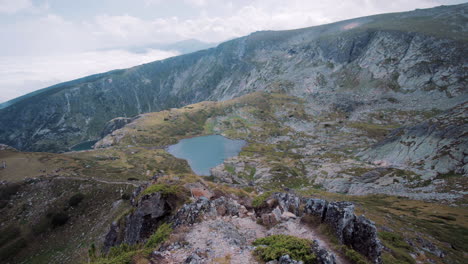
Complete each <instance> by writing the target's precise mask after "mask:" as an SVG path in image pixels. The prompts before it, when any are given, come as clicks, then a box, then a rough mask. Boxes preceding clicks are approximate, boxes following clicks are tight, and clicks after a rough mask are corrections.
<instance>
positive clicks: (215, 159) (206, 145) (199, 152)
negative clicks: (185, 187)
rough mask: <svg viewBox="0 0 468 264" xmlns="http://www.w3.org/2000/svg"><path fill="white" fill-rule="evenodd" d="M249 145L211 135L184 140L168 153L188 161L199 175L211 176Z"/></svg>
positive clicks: (170, 147) (242, 141) (171, 147)
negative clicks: (226, 161) (217, 168)
mask: <svg viewBox="0 0 468 264" xmlns="http://www.w3.org/2000/svg"><path fill="white" fill-rule="evenodd" d="M246 144H247V142H246V141H245V140H234V139H229V138H226V137H223V136H220V135H210V136H202V137H194V138H187V139H182V140H181V141H179V143H177V144H175V145H171V146H169V147H168V148H167V151H168V152H169V153H171V154H172V155H173V156H175V157H177V158H180V159H185V160H187V161H188V163H189V165H190V167H191V168H192V170H193V171H194V172H195V173H196V174H198V175H205V176H207V175H210V169H211V168H213V167H216V166H218V165H219V164H222V163H223V162H224V160H226V159H227V158H230V157H234V156H237V155H238V154H239V152H240V151H241V149H242V148H243V147H244V146H245V145H246Z"/></svg>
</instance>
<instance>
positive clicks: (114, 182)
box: [51, 176, 146, 187]
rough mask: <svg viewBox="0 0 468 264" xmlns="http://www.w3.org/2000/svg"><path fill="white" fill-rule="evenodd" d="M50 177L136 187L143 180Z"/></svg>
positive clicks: (142, 182)
mask: <svg viewBox="0 0 468 264" xmlns="http://www.w3.org/2000/svg"><path fill="white" fill-rule="evenodd" d="M51 178H52V179H59V180H77V181H95V182H100V183H105V184H120V185H121V184H125V185H132V186H134V187H138V186H140V185H142V184H144V183H146V182H145V181H135V182H127V181H108V180H103V179H96V178H94V177H92V178H88V177H74V176H70V177H65V176H54V177H51Z"/></svg>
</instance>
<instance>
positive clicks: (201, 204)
mask: <svg viewBox="0 0 468 264" xmlns="http://www.w3.org/2000/svg"><path fill="white" fill-rule="evenodd" d="M210 209H211V203H210V201H209V200H208V199H207V198H205V197H200V198H199V199H198V200H197V201H195V202H194V203H191V204H184V206H183V207H182V208H181V209H179V211H177V213H176V215H175V216H174V217H173V219H172V222H173V223H174V226H180V225H191V224H193V223H195V222H196V221H197V220H198V217H199V216H200V215H202V214H203V213H204V212H208V211H209V210H210Z"/></svg>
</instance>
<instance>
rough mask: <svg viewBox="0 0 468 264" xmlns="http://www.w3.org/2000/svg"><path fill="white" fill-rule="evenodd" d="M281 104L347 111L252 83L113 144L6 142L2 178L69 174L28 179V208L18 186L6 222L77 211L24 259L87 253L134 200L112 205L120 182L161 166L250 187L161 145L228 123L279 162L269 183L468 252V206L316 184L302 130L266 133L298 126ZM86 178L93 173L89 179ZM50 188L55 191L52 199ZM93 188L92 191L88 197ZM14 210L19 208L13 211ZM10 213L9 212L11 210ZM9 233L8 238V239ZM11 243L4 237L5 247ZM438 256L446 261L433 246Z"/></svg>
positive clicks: (137, 128)
mask: <svg viewBox="0 0 468 264" xmlns="http://www.w3.org/2000/svg"><path fill="white" fill-rule="evenodd" d="M278 112H281V115H282V116H286V117H287V118H298V119H300V120H309V121H312V120H315V121H319V122H328V121H333V120H335V121H336V120H339V119H340V118H341V117H340V115H336V114H334V115H325V116H323V115H322V116H311V115H309V114H307V113H306V110H305V106H304V104H303V102H302V100H300V99H298V98H294V97H290V96H285V95H282V94H264V93H254V94H250V95H247V96H244V97H241V98H238V99H234V100H230V101H225V102H217V103H215V102H203V103H198V104H195V105H190V106H186V107H184V108H181V109H171V110H168V111H162V112H158V113H149V114H145V115H144V116H143V117H142V118H140V119H138V120H136V121H135V122H134V123H132V124H131V125H128V126H126V127H125V128H124V129H122V130H120V131H119V133H123V135H124V137H123V139H122V140H121V141H120V142H119V143H118V144H117V145H116V146H114V147H113V148H107V149H97V150H93V151H83V152H72V153H66V154H48V153H20V152H14V151H2V152H0V160H7V164H8V168H7V169H6V170H0V179H1V180H8V181H16V182H20V181H21V180H23V179H24V178H27V177H38V176H40V175H43V177H50V176H53V175H58V176H62V177H69V180H59V179H57V180H56V181H57V182H55V181H52V183H50V184H54V187H53V188H44V187H38V188H32V189H30V190H29V189H27V188H30V187H26V189H24V190H25V191H26V190H27V192H26V193H28V195H30V196H32V197H34V198H33V203H32V204H33V206H32V207H31V209H28V206H27V205H26V204H28V197H27V196H26V197H25V196H20V197H18V196H13V197H12V198H11V201H12V203H11V204H12V207H11V208H10V207H5V208H6V209H5V208H3V209H1V210H2V215H3V216H4V217H6V218H5V219H10V220H11V221H10V222H9V223H18V222H19V223H20V226H19V227H20V230H21V237H24V238H26V239H27V238H29V237H30V234H31V233H30V232H31V230H30V226H34V224H33V225H32V224H31V223H34V221H36V220H35V219H36V218H37V219H39V220H40V219H43V220H44V219H45V221H47V216H46V215H47V211H48V210H55V211H64V212H67V213H69V214H70V221H69V222H68V223H67V224H66V225H64V226H63V227H59V228H55V229H53V228H51V227H47V228H46V229H45V230H44V233H43V234H41V235H40V236H38V237H39V238H40V239H36V240H32V241H33V242H30V243H28V247H27V249H24V250H21V251H20V253H19V256H18V258H17V260H20V259H23V260H24V259H28V258H31V256H33V255H36V254H38V255H37V256H36V257H34V259H36V260H38V261H44V262H45V261H48V262H60V261H63V260H64V259H67V258H70V257H71V256H73V257H76V258H78V259H81V260H85V259H86V257H87V248H88V247H89V245H90V243H91V242H92V241H98V239H97V237H98V236H99V235H102V234H103V233H104V232H105V230H106V228H107V227H108V224H109V223H110V221H112V220H113V219H115V218H116V217H118V215H119V214H122V213H123V212H124V211H125V210H126V208H128V203H127V202H125V201H123V202H121V205H119V206H117V207H114V206H112V203H113V202H115V201H117V200H118V199H119V198H120V195H121V193H120V189H122V188H123V189H125V192H129V191H130V190H131V189H132V186H131V185H127V184H123V183H124V182H128V183H130V182H132V183H134V182H135V181H129V179H130V178H133V179H131V180H140V181H143V180H148V179H149V178H150V177H151V176H152V175H154V173H157V172H159V171H160V170H164V171H165V174H166V175H167V176H165V177H164V178H163V179H162V181H164V182H166V183H168V184H177V185H184V184H187V183H193V182H203V183H204V184H205V185H207V186H209V187H210V188H212V189H218V190H219V191H221V192H225V193H233V194H236V195H238V196H249V195H251V194H250V192H253V191H254V189H253V188H248V187H241V189H239V187H240V186H226V185H223V184H218V183H212V182H209V181H206V179H200V178H199V177H197V176H195V175H193V174H192V172H191V170H190V168H189V167H188V165H187V163H186V162H185V161H182V160H178V159H176V158H174V157H172V156H170V155H168V154H167V153H166V152H165V151H164V149H163V147H164V146H166V145H168V144H172V143H175V142H176V141H178V140H180V139H182V138H187V137H192V136H198V135H206V134H212V133H221V134H224V135H227V136H230V137H233V138H242V139H246V140H248V141H249V142H250V144H249V145H248V146H247V147H245V148H244V149H243V151H242V152H241V156H246V157H261V161H262V162H264V163H265V164H268V165H270V166H272V167H273V168H274V171H275V173H274V175H275V176H274V178H273V179H272V181H271V182H270V183H267V184H265V185H264V186H263V188H267V189H268V188H269V189H279V188H281V187H282V186H285V187H289V188H297V189H298V190H299V189H301V190H302V191H303V192H304V193H306V194H307V193H308V194H311V193H312V194H313V195H314V196H319V197H325V198H327V199H331V200H351V201H354V202H356V203H358V204H359V206H358V211H359V212H362V213H365V214H366V215H367V216H368V217H370V218H371V219H373V220H374V221H376V223H377V224H378V226H379V230H380V231H384V227H385V228H391V229H392V230H393V231H394V232H395V233H396V234H400V235H401V236H403V237H404V238H407V239H408V238H410V239H412V238H415V237H416V236H422V237H424V238H425V239H427V240H429V241H431V242H433V243H434V244H436V245H437V246H438V247H439V248H442V249H443V250H445V251H446V252H448V255H447V258H449V259H451V260H453V261H455V262H456V263H461V258H462V257H463V254H464V253H463V252H466V248H465V246H464V245H465V244H466V243H464V242H466V239H465V238H464V236H465V234H466V232H467V228H468V226H467V222H468V221H467V220H468V219H467V217H468V211H467V210H466V209H465V208H463V207H455V206H453V207H452V206H447V205H442V204H436V203H426V202H421V201H412V200H407V199H402V198H398V197H391V196H363V197H356V196H346V195H341V194H332V193H326V192H323V191H320V190H317V189H316V186H310V185H309V183H308V181H307V180H306V179H305V177H304V173H305V172H304V169H303V164H302V163H301V157H300V156H298V155H297V154H295V153H293V152H292V151H290V149H292V148H295V147H297V146H295V144H296V143H295V140H296V139H295V138H294V137H300V135H298V134H295V135H293V136H292V137H293V138H292V140H291V141H289V142H286V143H285V142H282V143H280V144H269V143H268V142H267V140H268V139H269V138H271V137H275V136H281V135H286V134H288V133H289V132H291V131H290V129H289V128H288V127H285V126H283V125H281V122H285V121H287V119H282V118H281V117H280V116H279V115H278ZM356 124H358V125H356ZM349 126H350V127H351V128H354V129H357V130H362V131H363V134H366V135H369V136H370V137H373V136H374V137H381V136H382V135H381V133H385V131H387V129H389V125H388V123H385V124H383V125H378V124H375V123H365V122H364V123H349ZM393 126H394V124H393V125H390V127H393ZM332 132H333V131H330V133H332ZM369 132H372V133H369ZM297 139H299V138H297ZM298 142H299V141H298ZM129 145H131V146H130V147H129ZM340 153H341V152H339V153H337V152H327V153H325V154H324V155H323V156H322V158H326V159H328V160H331V161H334V162H342V161H343V160H344V159H346V158H349V157H347V155H346V154H345V153H341V154H340ZM26 160H27V161H28V163H27V164H30V165H29V166H23V164H25V163H24V162H23V161H26ZM44 168H47V171H46V173H44V172H43V171H41V170H43V169H44ZM227 169H228V168H227ZM251 170H252V168H246V171H245V172H244V175H243V177H250V174H251ZM353 173H355V171H354V172H353ZM76 178H80V179H81V180H77V179H76ZM93 178H95V179H98V180H105V181H109V182H112V181H113V182H116V183H117V184H107V183H104V182H96V181H95V180H93ZM86 179H89V181H84V180H86ZM46 187H47V185H46ZM304 187H306V188H304ZM50 189H53V190H55V193H48V192H47V191H46V190H50ZM245 190H247V192H246V191H245ZM77 192H82V193H84V194H85V197H86V198H85V200H84V201H85V203H83V204H82V205H80V207H78V209H77V210H75V209H66V208H67V206H66V204H67V202H68V199H70V197H71V195H73V194H74V193H77ZM50 197H56V198H53V199H50ZM91 197H92V198H93V199H90V198H91ZM48 200H51V202H50V203H46V204H47V206H46V207H45V208H44V207H41V206H39V205H40V204H41V202H45V201H48ZM24 208H26V209H24ZM112 208H114V209H112ZM24 210H26V212H27V211H28V210H29V211H31V212H37V214H35V219H32V218H30V217H26V216H24V215H27V214H24V213H22V211H24ZM69 210H70V211H69ZM109 212H111V213H110V214H109ZM15 215H17V216H19V218H17V219H14V216H15ZM80 215H86V217H85V218H81V217H80ZM18 219H19V220H18ZM103 219H104V221H103ZM5 222H8V221H7V220H5ZM93 223H100V225H99V228H98V229H95V228H93ZM408 223H410V224H408ZM385 230H387V229H385ZM82 233H85V235H82ZM383 234H384V233H383ZM70 237H73V238H74V239H72V240H71V242H69V243H68V242H65V241H64V240H63V239H64V238H67V239H68V238H70ZM36 238H37V237H36ZM42 241H47V243H45V244H44V243H42ZM67 241H68V240H67ZM11 242H12V241H8V243H11ZM13 242H14V241H13ZM386 243H391V242H386ZM392 243H393V242H392ZM64 244H67V247H63V246H62V245H64ZM450 245H452V246H453V247H451V246H450ZM4 246H5V245H1V246H0V248H2V247H4ZM397 250H398V251H403V253H401V252H400V253H401V254H394V255H395V257H396V258H398V259H400V260H404V259H405V256H407V255H408V253H409V252H414V249H413V247H411V246H405V247H403V248H397ZM388 254H390V253H387V255H386V257H387V260H388V259H390V260H391V259H392V258H395V257H393V256H391V257H389V255H388ZM426 254H429V253H426ZM402 256H403V257H402ZM431 258H432V259H436V260H437V261H439V262H441V261H442V260H441V259H439V258H437V257H434V256H431Z"/></svg>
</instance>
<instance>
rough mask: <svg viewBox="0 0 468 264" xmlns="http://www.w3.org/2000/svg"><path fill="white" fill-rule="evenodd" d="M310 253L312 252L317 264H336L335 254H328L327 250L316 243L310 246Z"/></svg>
mask: <svg viewBox="0 0 468 264" xmlns="http://www.w3.org/2000/svg"><path fill="white" fill-rule="evenodd" d="M312 251H313V252H314V254H315V256H316V257H317V263H318V264H335V263H336V256H335V254H333V253H331V252H329V251H328V250H326V249H324V248H322V247H320V246H319V244H318V242H317V241H314V244H313V246H312Z"/></svg>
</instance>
